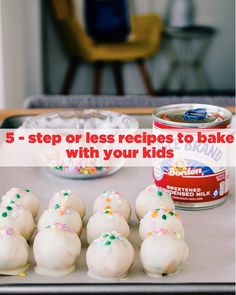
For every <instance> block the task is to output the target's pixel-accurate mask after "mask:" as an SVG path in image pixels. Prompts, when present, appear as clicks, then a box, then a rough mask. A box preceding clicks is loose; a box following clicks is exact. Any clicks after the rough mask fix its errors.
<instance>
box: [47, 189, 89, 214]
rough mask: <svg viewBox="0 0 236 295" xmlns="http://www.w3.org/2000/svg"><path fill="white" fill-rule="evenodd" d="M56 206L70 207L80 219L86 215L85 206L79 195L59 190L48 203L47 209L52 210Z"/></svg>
mask: <svg viewBox="0 0 236 295" xmlns="http://www.w3.org/2000/svg"><path fill="white" fill-rule="evenodd" d="M56 204H61V205H62V206H64V207H72V208H73V209H74V210H76V211H77V212H78V213H79V215H80V217H81V218H82V219H83V218H84V216H85V214H86V210H85V205H84V202H83V200H82V199H81V197H80V195H79V194H78V193H75V192H72V191H70V190H61V191H60V192H57V193H55V195H54V196H53V197H52V198H51V200H50V202H49V206H48V208H52V207H54V206H55V205H56Z"/></svg>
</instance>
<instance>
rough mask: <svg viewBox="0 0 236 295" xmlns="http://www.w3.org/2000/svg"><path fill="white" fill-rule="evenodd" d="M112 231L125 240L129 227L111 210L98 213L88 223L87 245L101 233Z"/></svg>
mask: <svg viewBox="0 0 236 295" xmlns="http://www.w3.org/2000/svg"><path fill="white" fill-rule="evenodd" d="M112 231H116V232H118V233H119V234H121V235H123V236H124V237H125V238H127V237H128V236H129V234H130V229H129V225H128V223H127V222H126V220H125V219H124V217H123V216H122V215H121V214H120V213H118V212H113V211H112V210H111V209H106V210H103V211H99V212H97V213H96V214H95V215H93V216H91V217H90V219H89V221H88V224H87V228H86V232H87V240H88V243H89V244H90V243H92V241H94V240H95V239H97V238H99V237H100V236H101V234H102V233H104V232H112Z"/></svg>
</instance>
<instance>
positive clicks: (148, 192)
mask: <svg viewBox="0 0 236 295" xmlns="http://www.w3.org/2000/svg"><path fill="white" fill-rule="evenodd" d="M162 207H164V208H170V209H175V205H174V202H173V200H172V198H171V196H170V194H169V192H168V191H167V190H164V189H161V188H158V187H157V186H156V185H155V184H152V185H149V186H147V187H146V188H145V189H144V190H143V191H142V192H141V193H140V194H139V195H138V197H137V199H136V204H135V210H136V215H137V217H138V219H139V220H140V219H142V218H143V217H144V215H145V214H146V213H147V212H148V211H149V210H154V209H156V208H162Z"/></svg>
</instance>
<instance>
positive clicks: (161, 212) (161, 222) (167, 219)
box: [139, 208, 184, 240]
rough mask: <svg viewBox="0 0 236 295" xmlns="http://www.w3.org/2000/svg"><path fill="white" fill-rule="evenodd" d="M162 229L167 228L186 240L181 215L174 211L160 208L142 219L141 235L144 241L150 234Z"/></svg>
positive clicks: (149, 212)
mask: <svg viewBox="0 0 236 295" xmlns="http://www.w3.org/2000/svg"><path fill="white" fill-rule="evenodd" d="M161 228H166V229H170V230H173V231H175V232H177V233H179V235H180V237H181V238H184V226H183V223H182V221H181V219H180V216H179V214H178V213H177V212H176V211H175V210H172V209H167V208H160V209H155V210H150V211H148V213H147V214H145V216H144V217H143V219H141V221H140V226H139V235H140V238H141V239H142V240H144V239H145V238H146V237H147V236H148V234H149V233H151V232H152V231H155V230H159V229H161Z"/></svg>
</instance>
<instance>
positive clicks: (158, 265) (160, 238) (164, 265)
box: [140, 229, 189, 277]
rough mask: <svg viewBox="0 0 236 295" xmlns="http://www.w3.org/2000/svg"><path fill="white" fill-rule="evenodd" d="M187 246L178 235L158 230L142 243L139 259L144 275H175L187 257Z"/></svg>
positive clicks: (169, 231)
mask: <svg viewBox="0 0 236 295" xmlns="http://www.w3.org/2000/svg"><path fill="white" fill-rule="evenodd" d="M188 252H189V250H188V246H187V244H186V243H185V241H184V240H183V239H181V238H180V236H179V234H178V233H175V232H173V231H171V230H168V229H160V230H158V231H156V232H153V233H152V234H150V235H149V236H148V237H147V238H146V239H145V240H144V241H143V243H142V246H141V251H140V258H141V262H142V264H143V267H144V269H145V271H146V273H147V274H148V275H150V276H152V277H160V276H161V275H167V274H171V273H176V272H177V271H178V270H179V269H180V268H181V267H182V265H183V263H184V261H185V260H186V259H187V257H188Z"/></svg>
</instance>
